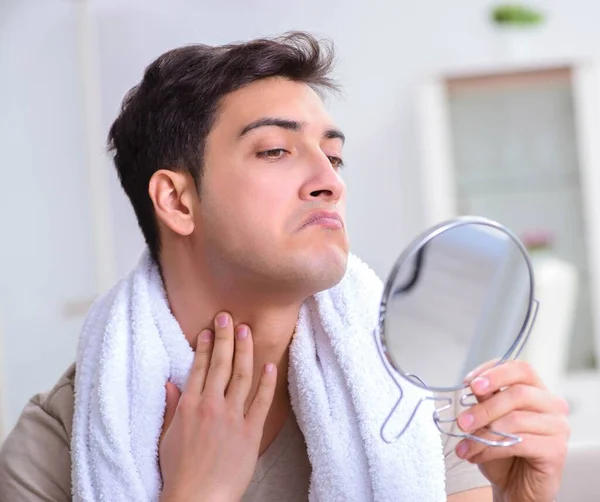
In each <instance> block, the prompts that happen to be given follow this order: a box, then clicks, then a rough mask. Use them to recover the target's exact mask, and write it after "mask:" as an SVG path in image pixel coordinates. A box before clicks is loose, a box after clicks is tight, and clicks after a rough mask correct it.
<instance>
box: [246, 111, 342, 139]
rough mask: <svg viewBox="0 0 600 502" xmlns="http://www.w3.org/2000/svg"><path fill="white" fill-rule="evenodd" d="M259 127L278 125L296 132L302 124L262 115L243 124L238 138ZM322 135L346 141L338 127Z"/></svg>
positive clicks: (301, 127) (300, 129)
mask: <svg viewBox="0 0 600 502" xmlns="http://www.w3.org/2000/svg"><path fill="white" fill-rule="evenodd" d="M260 127H280V128H281V129H285V130H287V131H294V132H297V131H302V129H303V128H304V124H302V123H300V122H297V121H295V120H287V119H281V118H277V117H264V118H262V119H258V120H255V121H254V122H251V123H250V124H248V125H247V126H245V127H244V128H243V129H242V131H241V132H240V138H241V137H242V136H244V135H246V134H248V133H249V132H250V131H253V130H254V129H258V128H260ZM323 137H325V138H327V139H340V140H342V143H345V142H346V136H344V133H342V131H340V130H339V129H328V130H327V131H325V133H324V134H323Z"/></svg>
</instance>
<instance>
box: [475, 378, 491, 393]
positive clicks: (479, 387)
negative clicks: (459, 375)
mask: <svg viewBox="0 0 600 502" xmlns="http://www.w3.org/2000/svg"><path fill="white" fill-rule="evenodd" d="M489 386H490V381H489V380H488V379H487V378H485V377H477V378H476V379H475V380H473V381H472V382H471V388H472V389H473V390H474V391H475V392H477V393H481V392H485V391H486V389H487V388H488V387H489Z"/></svg>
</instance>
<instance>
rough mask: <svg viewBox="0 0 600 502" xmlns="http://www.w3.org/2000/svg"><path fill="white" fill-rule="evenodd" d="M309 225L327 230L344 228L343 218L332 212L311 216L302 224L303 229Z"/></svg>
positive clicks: (321, 212)
mask: <svg viewBox="0 0 600 502" xmlns="http://www.w3.org/2000/svg"><path fill="white" fill-rule="evenodd" d="M309 225H319V226H323V227H326V228H332V229H336V228H337V229H340V228H344V221H343V220H342V217H341V216H340V215H339V214H338V213H335V212H332V211H319V212H316V213H313V214H311V215H310V216H309V217H308V218H307V219H306V220H305V221H304V223H303V224H302V228H304V227H307V226H309Z"/></svg>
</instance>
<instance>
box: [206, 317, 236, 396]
mask: <svg viewBox="0 0 600 502" xmlns="http://www.w3.org/2000/svg"><path fill="white" fill-rule="evenodd" d="M233 348H234V342H233V321H232V319H231V316H230V315H229V314H228V313H227V312H220V313H219V314H217V316H216V317H215V342H214V346H213V351H212V356H211V358H210V366H209V368H208V374H207V375H206V384H205V386H204V390H205V392H210V393H214V394H217V395H221V396H222V395H224V394H225V389H226V388H227V385H228V384H229V379H230V378H231V367H232V365H233Z"/></svg>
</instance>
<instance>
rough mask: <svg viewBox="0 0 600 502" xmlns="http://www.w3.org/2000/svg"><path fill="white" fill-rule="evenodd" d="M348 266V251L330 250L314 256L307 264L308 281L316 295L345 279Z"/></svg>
mask: <svg viewBox="0 0 600 502" xmlns="http://www.w3.org/2000/svg"><path fill="white" fill-rule="evenodd" d="M347 265H348V250H347V249H341V248H337V249H329V250H327V252H321V253H319V254H317V255H316V256H313V257H312V259H310V260H309V262H308V263H307V268H308V271H307V276H308V277H307V279H308V280H309V281H310V282H311V286H312V287H311V289H312V290H313V291H314V293H319V292H321V291H325V290H326V289H330V288H332V287H334V286H336V285H337V284H338V283H339V282H340V281H341V280H342V279H343V278H344V274H345V273H346V267H347Z"/></svg>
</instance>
